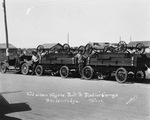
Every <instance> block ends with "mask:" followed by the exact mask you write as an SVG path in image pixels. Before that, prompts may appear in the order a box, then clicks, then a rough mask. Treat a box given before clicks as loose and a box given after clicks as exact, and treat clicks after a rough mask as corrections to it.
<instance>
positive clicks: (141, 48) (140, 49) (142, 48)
mask: <svg viewBox="0 0 150 120" xmlns="http://www.w3.org/2000/svg"><path fill="white" fill-rule="evenodd" d="M136 50H137V52H138V53H140V54H143V53H144V52H145V46H144V45H143V44H142V43H138V44H137V45H136Z"/></svg>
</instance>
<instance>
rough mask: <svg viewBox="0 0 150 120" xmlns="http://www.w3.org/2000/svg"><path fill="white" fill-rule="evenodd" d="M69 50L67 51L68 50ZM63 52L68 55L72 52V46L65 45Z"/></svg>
mask: <svg viewBox="0 0 150 120" xmlns="http://www.w3.org/2000/svg"><path fill="white" fill-rule="evenodd" d="M66 48H67V49H66ZM63 51H64V52H65V53H68V52H69V51H70V46H69V45H68V44H64V45H63Z"/></svg>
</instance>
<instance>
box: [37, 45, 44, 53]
mask: <svg viewBox="0 0 150 120" xmlns="http://www.w3.org/2000/svg"><path fill="white" fill-rule="evenodd" d="M37 52H38V53H42V52H44V47H43V46H42V45H39V46H38V47H37Z"/></svg>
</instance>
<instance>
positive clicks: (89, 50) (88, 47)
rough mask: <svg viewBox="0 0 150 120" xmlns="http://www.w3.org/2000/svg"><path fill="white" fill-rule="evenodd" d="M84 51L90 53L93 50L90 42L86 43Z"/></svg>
mask: <svg viewBox="0 0 150 120" xmlns="http://www.w3.org/2000/svg"><path fill="white" fill-rule="evenodd" d="M85 51H86V52H87V53H88V54H89V55H90V54H91V53H92V51H93V49H92V46H91V45H90V44H87V45H86V46H85Z"/></svg>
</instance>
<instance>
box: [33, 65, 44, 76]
mask: <svg viewBox="0 0 150 120" xmlns="http://www.w3.org/2000/svg"><path fill="white" fill-rule="evenodd" d="M43 73H44V69H43V66H42V65H37V66H36V68H35V74H36V75H37V76H41V75H42V74H43Z"/></svg>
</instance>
